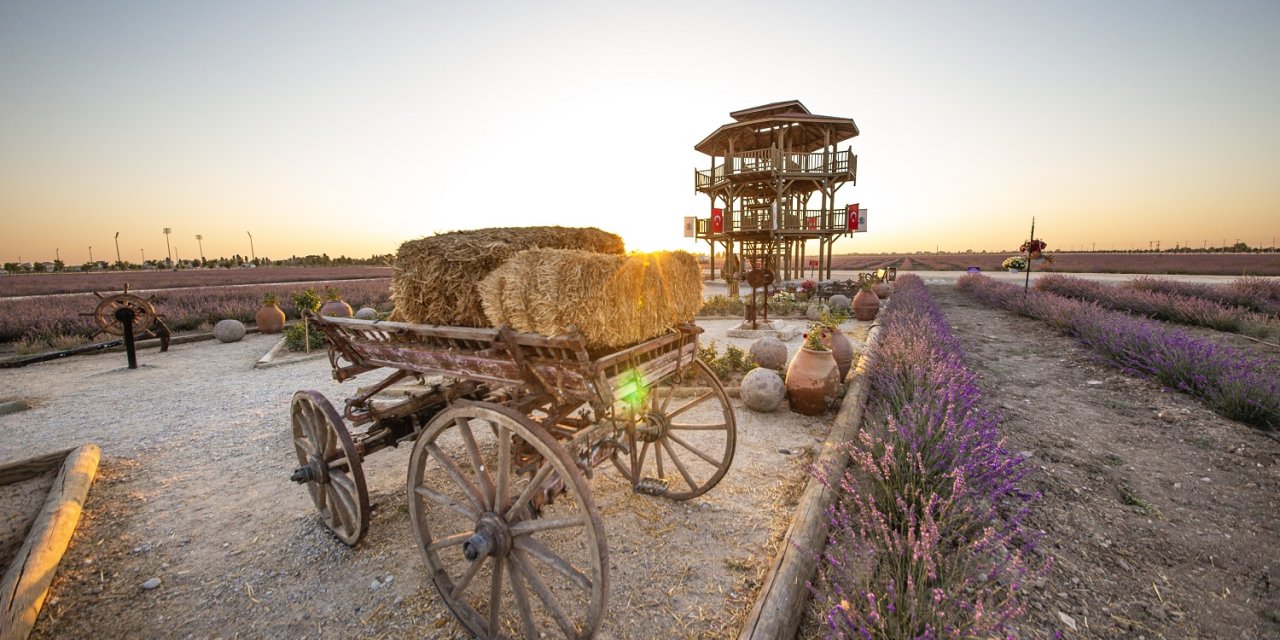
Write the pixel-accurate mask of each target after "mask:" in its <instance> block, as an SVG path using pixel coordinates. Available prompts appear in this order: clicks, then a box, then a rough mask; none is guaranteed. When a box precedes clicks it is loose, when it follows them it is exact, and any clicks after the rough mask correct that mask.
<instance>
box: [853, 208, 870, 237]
mask: <svg viewBox="0 0 1280 640" xmlns="http://www.w3.org/2000/svg"><path fill="white" fill-rule="evenodd" d="M866 231H867V210H866V209H858V228H857V230H856V231H855V233H866Z"/></svg>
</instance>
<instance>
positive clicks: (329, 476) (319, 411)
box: [290, 391, 369, 546]
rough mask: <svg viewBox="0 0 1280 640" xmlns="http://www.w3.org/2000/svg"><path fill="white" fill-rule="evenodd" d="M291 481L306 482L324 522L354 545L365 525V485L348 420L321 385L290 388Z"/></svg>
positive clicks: (365, 530)
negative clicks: (293, 462)
mask: <svg viewBox="0 0 1280 640" xmlns="http://www.w3.org/2000/svg"><path fill="white" fill-rule="evenodd" d="M290 413H291V414H292V417H293V448H294V451H295V452H296V453H297V454H298V465H299V466H298V468H297V469H296V470H294V472H293V476H292V479H293V481H294V482H298V483H302V484H305V485H307V491H309V492H311V500H312V501H313V502H315V505H316V509H317V510H318V511H320V517H321V519H323V520H324V524H325V526H327V527H329V529H330V530H332V531H333V533H334V535H336V536H338V539H339V540H342V541H343V542H345V543H347V544H348V545H351V546H355V544H356V543H357V542H360V539H361V538H363V537H364V534H365V533H367V532H368V531H369V491H368V489H366V488H365V484H364V471H363V470H362V469H361V468H360V454H359V452H358V451H357V450H356V447H355V444H354V443H353V442H352V441H351V434H349V433H347V427H346V423H344V422H343V421H342V416H340V415H338V412H337V410H335V409H334V408H333V405H332V404H330V403H329V401H328V400H327V399H326V398H325V397H324V396H323V395H321V394H320V392H319V391H299V392H297V393H295V394H293V405H292V408H291V411H290Z"/></svg>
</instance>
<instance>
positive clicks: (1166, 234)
mask: <svg viewBox="0 0 1280 640" xmlns="http://www.w3.org/2000/svg"><path fill="white" fill-rule="evenodd" d="M788 99H799V100H801V101H802V102H804V104H805V105H806V106H808V107H809V109H810V110H812V111H813V112H815V113H819V114H824V115H834V116H846V117H852V118H853V119H854V120H855V121H856V122H857V123H858V126H859V127H860V128H861V130H862V135H861V136H859V137H858V138H855V139H853V141H852V145H853V148H854V150H855V152H857V153H858V154H859V175H858V183H859V184H858V186H856V187H853V186H846V187H844V188H843V189H842V190H841V191H840V192H839V196H840V199H839V202H838V204H846V203H849V202H860V203H861V204H862V206H863V207H865V208H867V209H869V210H870V215H871V219H870V227H871V231H870V233H866V234H859V235H858V236H857V237H856V238H851V239H846V240H844V241H842V242H841V243H839V244H838V245H837V251H863V252H876V251H885V252H889V251H909V250H924V249H927V250H933V249H934V248H935V247H940V248H941V249H943V250H964V249H970V248H972V249H1000V248H1011V247H1016V246H1017V244H1018V243H1019V242H1020V239H1021V238H1022V237H1023V235H1024V234H1025V232H1026V228H1027V226H1028V224H1029V222H1030V219H1031V217H1032V216H1033V215H1034V216H1036V218H1037V226H1038V230H1039V231H1040V235H1042V236H1043V237H1045V238H1046V239H1047V240H1048V241H1049V243H1050V248H1051V249H1054V248H1067V247H1069V246H1071V245H1076V246H1089V245H1090V243H1095V242H1096V243H1097V244H1098V248H1104V247H1105V248H1112V247H1128V246H1131V245H1137V246H1143V247H1145V246H1146V245H1147V243H1148V242H1150V241H1154V240H1159V241H1161V242H1162V245H1163V246H1164V247H1166V248H1167V247H1171V246H1174V245H1175V244H1179V243H1184V244H1185V243H1188V242H1189V243H1191V244H1192V245H1193V246H1200V245H1201V243H1202V242H1204V241H1208V243H1209V244H1210V245H1215V244H1221V242H1222V241H1223V240H1224V239H1225V240H1227V241H1228V242H1234V241H1235V240H1236V239H1237V238H1238V239H1240V240H1241V241H1244V242H1248V243H1249V244H1251V245H1264V246H1265V245H1269V244H1270V243H1271V242H1272V237H1273V236H1275V235H1280V2H1276V1H1275V0H1264V1H1261V2H1170V1H1164V2H1151V1H1143V0H1125V1H1121V2H1115V1H1113V0H1111V1H1106V2H1079V1H1076V2H1054V3H1050V2H1025V1H1017V2H939V3H902V2H883V3H881V2H876V3H865V2H856V1H849V0H844V1H839V2H787V3H778V2H752V1H749V0H738V1H736V2H662V1H650V2H631V3H616V2H599V1H593V2H581V3H564V2H483V1H479V2H471V3H462V2H448V3H446V2H426V1H413V2H368V3H355V2H350V3H327V2H318V1H306V2H302V1H299V2H285V1H276V2H172V1H166V2H152V3H141V2H125V1H121V2H48V1H45V0H38V1H35V2H22V1H15V0H6V1H5V2H3V3H0V259H3V260H5V261H12V260H16V259H17V258H18V257H19V256H21V258H22V259H23V260H25V261H31V260H35V259H39V260H52V259H53V258H54V255H55V249H57V250H58V251H59V252H60V254H61V256H62V258H63V260H65V261H67V262H69V263H78V262H81V261H84V260H86V259H87V258H88V257H89V255H88V248H89V247H90V246H92V247H93V255H94V257H95V258H97V259H114V257H115V256H114V254H115V247H114V244H113V235H114V234H115V232H120V250H121V254H122V257H124V258H125V259H127V260H134V261H136V260H138V259H139V257H140V256H141V254H142V252H144V251H145V254H146V256H147V257H148V258H159V257H162V256H164V255H165V251H166V249H165V237H164V235H163V234H162V229H163V228H164V227H170V228H172V229H173V234H172V236H171V241H172V243H173V244H174V245H175V247H176V248H177V251H178V255H179V256H180V257H184V258H188V257H194V256H195V255H196V253H197V250H198V247H197V243H196V240H195V235H196V234H202V235H203V236H204V241H203V249H204V253H205V255H206V256H217V255H231V254H233V253H240V254H244V255H247V254H248V253H249V249H250V247H249V239H248V236H247V235H246V232H251V233H252V234H253V239H254V243H255V249H256V253H257V255H260V256H261V255H267V256H271V257H276V258H279V257H287V256H288V255H290V254H295V253H296V254H300V255H301V254H305V253H321V252H325V253H328V254H330V255H338V254H347V255H356V256H367V255H370V254H374V253H385V252H392V251H394V250H395V248H396V247H397V246H398V245H399V243H400V242H402V241H404V240H407V239H411V238H414V237H418V236H421V235H425V234H429V233H431V232H433V231H445V230H451V229H458V228H470V227H484V226H510V225H534V224H562V225H595V226H599V227H601V228H604V229H607V230H610V231H614V232H616V233H619V234H621V235H622V236H623V237H624V238H625V239H626V240H627V242H628V246H629V247H631V248H636V249H656V248H667V247H670V248H686V249H695V250H696V249H699V248H702V249H704V250H705V247H706V245H705V244H695V243H693V242H692V241H689V240H685V239H683V238H682V237H681V223H682V218H683V217H684V216H686V215H698V216H706V215H707V213H708V209H709V207H710V203H709V200H708V199H707V198H706V197H705V196H700V195H696V194H695V193H694V190H693V170H694V169H695V168H703V169H705V168H707V167H708V166H709V162H710V160H709V158H707V157H706V156H703V155H701V154H699V153H697V152H695V151H693V145H694V144H695V143H697V142H698V141H699V140H701V139H702V138H703V137H704V136H706V135H707V134H709V133H710V132H711V131H713V130H714V129H715V128H716V127H718V126H720V125H722V124H725V123H726V122H728V121H729V117H728V112H730V111H734V110H737V109H742V108H746V107H751V106H755V105H759V104H764V103H768V102H774V101H778V100H788ZM842 148H843V145H842Z"/></svg>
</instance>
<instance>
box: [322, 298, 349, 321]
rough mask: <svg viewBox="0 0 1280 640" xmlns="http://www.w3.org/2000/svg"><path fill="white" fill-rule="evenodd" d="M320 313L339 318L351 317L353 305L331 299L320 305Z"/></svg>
mask: <svg viewBox="0 0 1280 640" xmlns="http://www.w3.org/2000/svg"><path fill="white" fill-rule="evenodd" d="M320 315H322V316H333V317H337V318H350V317H351V305H349V304H347V303H345V302H343V301H341V300H330V301H328V302H326V303H324V306H323V307H320Z"/></svg>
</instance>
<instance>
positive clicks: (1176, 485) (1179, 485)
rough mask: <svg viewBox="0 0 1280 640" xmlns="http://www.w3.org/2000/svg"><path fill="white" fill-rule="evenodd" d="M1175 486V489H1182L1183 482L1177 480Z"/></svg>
mask: <svg viewBox="0 0 1280 640" xmlns="http://www.w3.org/2000/svg"><path fill="white" fill-rule="evenodd" d="M1173 488H1174V489H1181V488H1182V483H1181V482H1175V483H1173Z"/></svg>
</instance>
